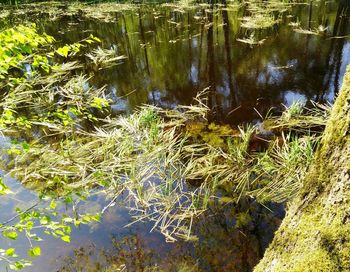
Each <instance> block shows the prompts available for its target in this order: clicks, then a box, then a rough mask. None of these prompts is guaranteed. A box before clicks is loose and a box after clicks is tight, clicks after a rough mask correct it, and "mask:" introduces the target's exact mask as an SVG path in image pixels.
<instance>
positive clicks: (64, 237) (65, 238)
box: [61, 235, 70, 243]
mask: <svg viewBox="0 0 350 272" xmlns="http://www.w3.org/2000/svg"><path fill="white" fill-rule="evenodd" d="M61 239H62V241H64V242H66V243H70V237H69V236H68V235H65V236H62V237H61Z"/></svg>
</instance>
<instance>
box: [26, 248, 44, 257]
mask: <svg viewBox="0 0 350 272" xmlns="http://www.w3.org/2000/svg"><path fill="white" fill-rule="evenodd" d="M28 255H29V256H31V257H37V256H40V255H41V249H40V247H32V248H31V249H29V250H28Z"/></svg>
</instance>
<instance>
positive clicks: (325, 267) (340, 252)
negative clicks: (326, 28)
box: [255, 67, 350, 272]
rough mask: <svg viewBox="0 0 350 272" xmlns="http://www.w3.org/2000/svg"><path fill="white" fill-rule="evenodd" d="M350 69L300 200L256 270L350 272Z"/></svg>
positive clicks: (293, 206)
mask: <svg viewBox="0 0 350 272" xmlns="http://www.w3.org/2000/svg"><path fill="white" fill-rule="evenodd" d="M349 97H350V67H348V70H347V73H346V75H345V77H344V83H343V86H342V89H341V91H340V94H339V96H338V97H337V99H336V102H335V104H334V107H333V109H332V112H331V116H330V119H329V121H328V123H327V126H326V129H325V132H324V135H323V138H322V141H321V145H320V147H319V149H318V151H317V154H316V159H315V161H314V163H313V165H312V166H311V167H310V172H309V175H308V176H307V177H306V179H305V181H304V187H303V189H302V192H301V193H300V196H299V197H298V198H296V199H295V200H294V201H293V203H291V204H290V206H289V208H288V214H287V217H286V218H285V220H284V221H283V223H282V225H281V227H280V229H279V230H278V232H277V233H276V236H275V238H274V240H273V242H272V244H271V245H270V247H269V249H268V250H267V252H266V253H265V256H264V258H263V260H262V261H261V262H260V264H259V265H258V266H257V267H256V268H255V271H256V272H259V271H271V272H284V271H288V272H294V271H295V272H298V271H303V272H304V271H315V272H320V271H327V272H328V271H350V209H349V207H350V194H349V192H350V179H349V166H350V162H349V161H350V160H349V154H350V141H349V136H348V134H349V131H348V129H349V125H350V112H349V110H350V108H349V104H350V100H349Z"/></svg>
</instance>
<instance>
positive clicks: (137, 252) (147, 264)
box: [58, 235, 200, 272]
mask: <svg viewBox="0 0 350 272" xmlns="http://www.w3.org/2000/svg"><path fill="white" fill-rule="evenodd" d="M145 242H146V241H144V240H143V239H142V238H141V237H139V236H138V235H127V236H124V237H120V238H119V237H113V238H112V244H113V246H112V248H111V249H109V250H104V249H100V248H97V247H96V246H94V245H91V246H87V247H81V248H78V249H75V250H74V255H73V256H69V257H68V256H66V257H64V258H63V259H62V263H64V264H63V265H62V266H61V267H60V268H59V269H58V271H59V272H73V271H84V272H100V271H104V272H115V271H135V272H144V271H148V272H151V271H153V272H158V271H159V272H167V271H177V272H198V271H200V270H199V268H198V266H197V265H196V264H195V262H194V260H191V258H190V256H188V255H187V254H188V252H186V251H183V252H177V251H175V252H172V251H171V250H170V253H167V254H160V252H159V251H158V250H155V249H152V248H149V247H147V246H146V245H145ZM158 254H160V255H158ZM186 255H187V256H186Z"/></svg>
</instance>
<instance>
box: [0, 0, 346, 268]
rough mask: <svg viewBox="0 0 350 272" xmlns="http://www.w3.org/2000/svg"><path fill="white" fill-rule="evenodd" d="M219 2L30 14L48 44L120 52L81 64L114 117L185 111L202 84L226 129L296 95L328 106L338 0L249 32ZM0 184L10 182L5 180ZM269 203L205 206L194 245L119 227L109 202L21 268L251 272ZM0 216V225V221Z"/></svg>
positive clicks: (341, 18) (335, 81)
mask: <svg viewBox="0 0 350 272" xmlns="http://www.w3.org/2000/svg"><path fill="white" fill-rule="evenodd" d="M223 7H224V8H221V9H217V8H216V7H215V6H214V5H210V6H209V7H207V6H206V7H204V6H199V7H196V8H191V9H174V8H170V7H155V6H146V7H144V6H141V7H139V8H138V9H136V10H130V11H124V12H117V13H115V14H113V19H112V20H108V21H103V20H100V19H94V18H91V17H84V16H83V15H81V14H79V13H78V14H74V15H66V16H62V17H60V18H59V19H58V20H56V21H51V20H49V17H48V15H47V14H46V13H45V12H41V13H40V14H39V15H35V14H32V15H31V17H30V18H31V19H32V20H35V21H36V22H37V24H38V25H39V26H40V27H41V29H42V30H43V31H45V32H47V33H48V34H50V35H52V36H54V37H55V38H56V39H57V40H58V42H59V43H62V44H65V43H73V42H76V41H79V40H81V39H82V38H84V37H86V36H87V35H88V34H89V33H92V34H94V35H95V36H97V37H100V38H101V39H102V45H101V46H102V47H104V48H114V49H115V50H117V52H118V54H119V55H125V56H127V59H126V60H124V61H123V63H121V64H120V65H117V66H114V67H111V68H108V69H100V70H99V69H96V68H93V67H94V66H92V65H90V64H89V60H88V59H85V60H84V61H85V67H84V70H85V71H84V72H86V73H87V74H88V75H90V76H91V77H92V78H91V83H92V84H93V85H95V86H96V87H100V86H103V85H106V86H107V88H108V96H109V97H110V98H111V99H113V101H114V105H113V110H114V111H115V113H128V112H131V111H132V110H133V109H135V108H136V107H138V106H140V105H142V104H145V103H146V104H155V105H158V106H161V107H165V108H173V107H174V106H176V105H177V104H190V103H191V101H192V98H193V97H194V96H195V95H196V93H197V92H198V91H201V90H203V89H205V88H208V96H209V99H208V105H209V106H210V108H211V109H212V118H213V119H214V120H216V121H218V122H225V123H230V124H233V125H237V124H241V123H245V122H247V123H248V122H256V121H257V120H258V119H259V118H260V117H259V114H261V115H263V116H264V115H266V114H267V112H268V111H269V109H270V108H271V107H275V108H276V109H277V110H278V109H281V108H282V106H281V104H286V105H289V104H291V103H292V102H293V101H295V100H302V101H309V100H316V101H319V102H332V101H333V99H334V97H335V95H336V94H337V93H338V91H339V86H340V83H341V81H342V77H343V74H344V72H345V67H346V65H347V64H349V62H350V43H349V35H350V30H349V17H350V7H349V1H345V0H342V1H333V2H325V1H320V2H317V3H313V2H311V3H310V5H297V6H295V7H293V8H292V9H291V11H288V12H287V13H286V14H285V15H284V16H283V17H282V18H281V20H282V22H281V23H280V24H278V25H275V26H273V27H271V28H267V29H255V30H251V29H245V28H242V27H241V26H240V20H239V18H240V17H241V16H242V15H243V14H245V13H247V11H246V10H245V7H243V8H241V9H238V8H228V7H227V4H226V2H223ZM23 16H24V17H25V15H23ZM8 20H9V22H10V23H11V21H17V20H19V18H11V17H10V18H8ZM292 22H294V23H296V22H299V23H300V26H301V27H302V28H304V29H308V30H315V29H318V28H319V27H320V26H322V27H323V29H324V31H322V32H319V33H318V35H311V34H303V33H298V32H294V31H293V29H292V26H291V24H290V23H292ZM12 23H13V22H12ZM253 36H254V37H256V38H258V39H259V40H262V39H265V40H264V42H263V43H261V44H259V45H250V44H247V43H243V42H241V41H238V40H237V39H242V38H247V37H253ZM257 112H258V113H259V114H258V113H257ZM6 182H7V183H8V184H9V185H10V186H12V188H13V186H15V187H16V186H17V187H18V186H19V185H18V184H17V183H16V182H15V181H14V180H12V179H8V180H7V181H6ZM18 190H23V191H22V192H21V193H20V194H18V195H17V198H21V199H22V201H23V199H25V200H26V201H27V198H30V199H29V200H28V201H31V199H35V198H36V196H35V194H33V193H32V192H30V191H27V190H25V189H23V188H18ZM15 205H18V199H10V198H9V199H7V202H6V205H4V206H3V205H2V206H1V210H4V209H5V210H10V209H12V208H13V207H14V206H15ZM86 205H87V206H86V207H85V208H86V209H88V210H93V211H97V210H99V209H101V208H103V207H104V206H105V205H106V203H105V200H103V198H99V197H97V196H96V197H93V198H91V199H89V201H88V202H87V204H86ZM269 208H270V209H271V210H272V212H270V211H269V210H268V209H266V208H265V207H262V206H260V205H257V204H256V203H251V202H244V201H242V203H239V205H235V206H233V205H226V206H225V207H224V208H223V209H220V210H216V208H214V207H213V208H212V209H211V210H210V211H209V212H208V214H206V216H204V217H202V218H200V219H199V222H197V223H196V224H195V226H194V229H195V230H194V231H195V234H196V235H197V236H198V238H199V240H198V241H197V242H193V243H185V242H178V243H175V244H167V243H165V241H164V238H163V237H162V236H161V235H160V234H157V233H150V229H151V226H150V225H149V224H147V223H138V224H135V225H133V226H132V227H129V228H123V226H125V225H126V224H128V223H129V222H130V220H131V216H130V215H129V214H128V213H127V211H126V209H124V208H123V207H121V206H118V205H116V206H114V207H112V208H110V209H109V210H108V211H107V213H106V214H104V217H103V220H102V223H101V224H98V225H93V226H89V227H87V226H83V227H81V228H80V229H78V230H74V231H73V234H72V243H71V244H70V245H68V246H64V245H63V242H61V241H58V240H55V239H53V238H47V240H45V242H44V243H43V244H42V245H41V246H42V249H43V254H42V256H41V257H39V258H38V259H36V260H35V261H34V266H33V267H32V268H28V269H26V270H25V271H37V272H40V271H101V269H102V268H103V267H106V266H110V267H111V269H114V270H111V271H118V270H117V269H123V267H124V268H125V269H126V270H125V271H146V268H147V267H151V268H152V269H154V271H161V270H162V269H163V270H164V271H178V270H179V265H184V266H185V265H191V266H192V267H194V268H193V269H194V270H193V271H202V270H203V271H251V270H252V268H253V267H254V265H255V264H256V263H257V262H258V261H259V259H260V258H261V257H262V255H263V253H264V250H265V248H266V247H267V245H268V244H269V242H270V241H271V240H272V237H273V233H274V231H275V230H276V229H277V227H278V225H279V223H280V221H281V219H282V218H283V215H284V214H283V213H284V212H283V207H282V208H281V206H278V205H277V206H274V205H272V204H271V205H270V206H269ZM3 216H4V214H3V213H1V216H0V218H1V220H6V216H10V215H9V214H6V216H5V217H3ZM22 242H23V241H19V242H18V243H22ZM1 269H3V268H1ZM157 269H158V270H157ZM196 269H197V270H196ZM147 271H149V270H147ZM189 271H191V270H189Z"/></svg>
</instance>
